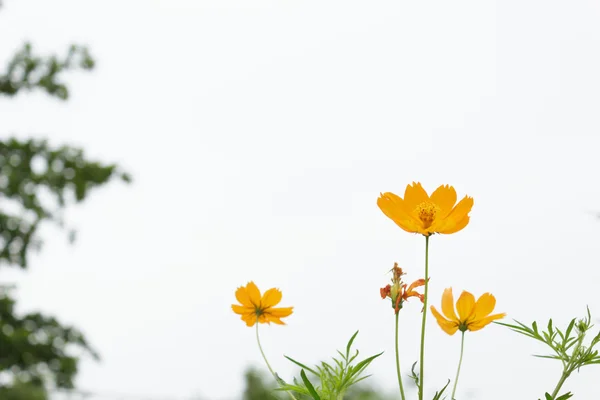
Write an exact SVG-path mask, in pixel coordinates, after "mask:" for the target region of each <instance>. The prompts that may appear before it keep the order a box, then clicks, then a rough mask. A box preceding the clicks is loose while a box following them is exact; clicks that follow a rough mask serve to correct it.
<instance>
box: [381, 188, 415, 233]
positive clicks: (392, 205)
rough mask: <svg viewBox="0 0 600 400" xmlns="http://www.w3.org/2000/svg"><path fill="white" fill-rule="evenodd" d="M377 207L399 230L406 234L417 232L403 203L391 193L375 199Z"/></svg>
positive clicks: (413, 221) (413, 220) (412, 219)
mask: <svg viewBox="0 0 600 400" xmlns="http://www.w3.org/2000/svg"><path fill="white" fill-rule="evenodd" d="M377 205H378V206H379V208H380V209H381V211H382V212H383V213H384V214H385V215H386V216H387V217H388V218H389V219H391V220H392V221H394V222H395V223H396V225H398V226H399V227H400V228H402V229H404V230H405V231H407V232H411V233H413V232H418V229H419V225H418V224H417V222H416V221H415V219H414V218H413V217H412V216H411V215H410V214H409V213H408V212H407V211H406V207H405V205H404V201H403V200H402V199H401V198H400V197H398V196H396V195H395V194H393V193H389V192H387V193H383V194H381V196H380V197H379V198H378V199H377Z"/></svg>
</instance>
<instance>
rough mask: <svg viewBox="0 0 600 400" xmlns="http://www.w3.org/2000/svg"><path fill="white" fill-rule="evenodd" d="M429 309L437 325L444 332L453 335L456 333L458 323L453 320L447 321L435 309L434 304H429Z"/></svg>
mask: <svg viewBox="0 0 600 400" xmlns="http://www.w3.org/2000/svg"><path fill="white" fill-rule="evenodd" d="M430 310H431V313H432V314H433V316H434V317H435V320H436V321H437V323H438V325H439V326H440V328H442V330H443V331H444V332H446V333H447V334H448V335H454V334H455V333H456V331H457V330H458V323H456V322H454V321H448V320H447V319H446V318H444V317H442V315H441V314H440V313H439V312H438V311H437V310H436V309H435V307H434V306H431V307H430Z"/></svg>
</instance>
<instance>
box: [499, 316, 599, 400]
mask: <svg viewBox="0 0 600 400" xmlns="http://www.w3.org/2000/svg"><path fill="white" fill-rule="evenodd" d="M591 321H592V316H591V313H590V309H589V308H588V309H587V316H586V317H585V318H583V319H580V320H579V321H577V318H573V319H572V320H571V322H570V323H569V325H568V326H567V327H566V328H565V329H562V330H561V329H559V328H556V327H555V326H554V325H553V322H552V319H550V320H549V321H548V325H547V328H546V330H542V331H540V330H539V328H538V325H537V322H535V321H534V322H533V323H532V324H531V327H529V326H527V325H525V324H523V323H521V322H519V321H515V322H516V323H517V324H516V325H514V324H506V323H502V322H496V323H497V324H498V325H504V326H506V327H508V328H510V329H511V330H512V331H514V332H517V333H520V334H521V335H524V336H527V337H530V338H532V339H535V340H537V341H539V342H542V343H544V344H546V345H547V346H548V347H549V348H550V349H551V350H552V352H553V354H547V355H535V357H540V358H549V359H552V360H559V361H560V362H561V363H562V366H563V373H562V376H561V379H560V381H559V383H558V384H557V386H556V389H555V390H554V393H553V394H549V393H546V394H545V398H546V399H547V400H548V399H549V400H559V399H560V400H565V399H568V398H570V397H571V396H572V394H571V393H570V392H569V393H566V394H564V395H562V396H559V397H556V396H557V395H558V390H559V389H560V387H561V386H562V384H563V383H564V381H565V380H566V379H567V378H568V377H569V376H570V375H571V373H573V372H574V371H575V370H579V368H581V367H583V366H586V365H592V364H600V355H598V350H594V347H595V346H596V345H597V344H598V343H600V332H598V334H597V335H596V336H594V337H593V338H592V340H591V342H590V343H589V345H588V346H586V345H584V340H585V337H586V335H587V333H588V332H589V331H590V330H591V329H592V328H593V327H594V325H592V323H591Z"/></svg>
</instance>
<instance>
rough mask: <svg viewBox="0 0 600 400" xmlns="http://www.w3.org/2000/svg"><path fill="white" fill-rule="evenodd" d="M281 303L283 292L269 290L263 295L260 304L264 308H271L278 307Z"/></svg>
mask: <svg viewBox="0 0 600 400" xmlns="http://www.w3.org/2000/svg"><path fill="white" fill-rule="evenodd" d="M280 301H281V291H280V290H279V289H275V288H273V289H269V290H267V291H266V292H265V294H263V297H262V301H261V303H260V305H261V307H262V308H269V307H273V306H276V305H277V304H279V302H280Z"/></svg>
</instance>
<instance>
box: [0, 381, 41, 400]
mask: <svg viewBox="0 0 600 400" xmlns="http://www.w3.org/2000/svg"><path fill="white" fill-rule="evenodd" d="M0 399H2V400H48V394H47V393H46V390H45V389H44V388H43V387H40V386H38V385H33V384H31V383H24V382H16V383H15V384H13V385H10V386H4V387H0Z"/></svg>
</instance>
